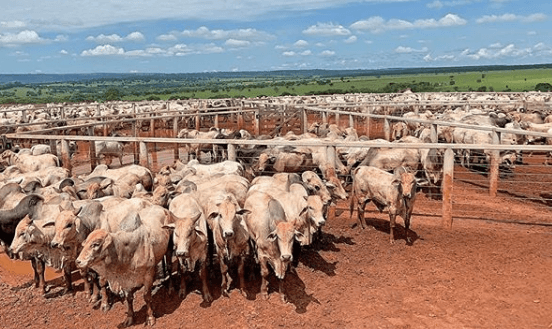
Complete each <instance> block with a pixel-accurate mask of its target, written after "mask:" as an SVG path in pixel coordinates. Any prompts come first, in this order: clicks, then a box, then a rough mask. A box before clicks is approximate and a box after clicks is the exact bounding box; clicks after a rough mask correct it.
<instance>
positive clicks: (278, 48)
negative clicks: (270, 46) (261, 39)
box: [274, 45, 288, 50]
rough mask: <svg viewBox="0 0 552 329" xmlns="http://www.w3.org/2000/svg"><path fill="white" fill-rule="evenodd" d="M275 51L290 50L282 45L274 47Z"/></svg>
mask: <svg viewBox="0 0 552 329" xmlns="http://www.w3.org/2000/svg"><path fill="white" fill-rule="evenodd" d="M274 49H276V50H284V49H288V47H286V46H282V45H276V46H274Z"/></svg>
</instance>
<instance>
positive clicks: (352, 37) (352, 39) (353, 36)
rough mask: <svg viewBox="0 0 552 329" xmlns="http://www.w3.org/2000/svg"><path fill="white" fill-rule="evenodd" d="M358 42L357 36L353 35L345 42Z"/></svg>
mask: <svg viewBox="0 0 552 329" xmlns="http://www.w3.org/2000/svg"><path fill="white" fill-rule="evenodd" d="M356 41H357V37H356V35H351V36H350V37H348V38H347V39H345V40H343V42H345V43H355V42H356Z"/></svg>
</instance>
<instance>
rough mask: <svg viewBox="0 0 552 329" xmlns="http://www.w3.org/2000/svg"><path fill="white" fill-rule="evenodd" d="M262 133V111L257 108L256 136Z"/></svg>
mask: <svg viewBox="0 0 552 329" xmlns="http://www.w3.org/2000/svg"><path fill="white" fill-rule="evenodd" d="M260 134H261V111H260V110H259V109H257V110H256V111H255V136H259V135H260Z"/></svg>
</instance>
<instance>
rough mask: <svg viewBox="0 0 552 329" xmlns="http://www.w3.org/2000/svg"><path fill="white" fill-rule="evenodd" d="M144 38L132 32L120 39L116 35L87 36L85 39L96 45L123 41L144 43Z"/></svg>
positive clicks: (140, 34)
mask: <svg viewBox="0 0 552 329" xmlns="http://www.w3.org/2000/svg"><path fill="white" fill-rule="evenodd" d="M145 39H146V38H145V37H144V35H143V34H142V33H141V32H132V33H130V34H129V35H127V36H126V37H124V38H123V37H121V36H120V35H118V34H111V35H105V34H100V35H98V36H96V37H94V36H88V37H87V38H86V40H87V41H93V42H97V43H115V42H123V41H144V40H145Z"/></svg>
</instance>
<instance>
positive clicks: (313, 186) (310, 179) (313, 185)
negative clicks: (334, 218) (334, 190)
mask: <svg viewBox="0 0 552 329" xmlns="http://www.w3.org/2000/svg"><path fill="white" fill-rule="evenodd" d="M301 179H302V180H303V182H304V185H305V187H306V188H307V191H308V192H309V194H316V195H319V196H320V198H321V199H322V202H323V203H324V204H329V203H330V201H332V195H331V194H330V191H328V188H327V185H326V184H324V182H323V181H322V179H320V177H319V176H318V175H317V174H316V173H314V172H312V171H305V172H304V173H303V174H301ZM331 185H332V187H335V186H334V185H333V184H331Z"/></svg>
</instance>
